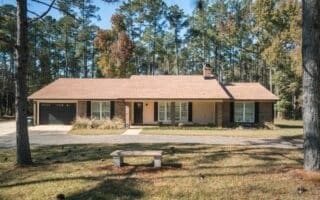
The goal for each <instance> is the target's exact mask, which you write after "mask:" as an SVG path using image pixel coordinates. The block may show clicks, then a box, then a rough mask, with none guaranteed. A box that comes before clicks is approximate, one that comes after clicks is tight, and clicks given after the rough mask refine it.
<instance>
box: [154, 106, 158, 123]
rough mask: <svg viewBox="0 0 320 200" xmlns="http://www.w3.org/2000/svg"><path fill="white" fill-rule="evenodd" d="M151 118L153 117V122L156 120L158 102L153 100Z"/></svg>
mask: <svg viewBox="0 0 320 200" xmlns="http://www.w3.org/2000/svg"><path fill="white" fill-rule="evenodd" d="M153 119H154V121H155V122H157V121H158V102H154V107H153Z"/></svg>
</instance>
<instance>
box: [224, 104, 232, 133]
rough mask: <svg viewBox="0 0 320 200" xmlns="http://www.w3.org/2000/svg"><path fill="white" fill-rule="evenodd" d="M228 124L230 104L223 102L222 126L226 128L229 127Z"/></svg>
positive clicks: (229, 123) (229, 124)
mask: <svg viewBox="0 0 320 200" xmlns="http://www.w3.org/2000/svg"><path fill="white" fill-rule="evenodd" d="M231 125H232V124H231V122H230V102H223V118H222V126H223V127H227V126H231Z"/></svg>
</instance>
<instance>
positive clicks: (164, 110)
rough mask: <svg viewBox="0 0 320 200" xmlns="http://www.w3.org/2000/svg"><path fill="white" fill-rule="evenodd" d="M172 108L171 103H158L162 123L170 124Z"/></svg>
mask: <svg viewBox="0 0 320 200" xmlns="http://www.w3.org/2000/svg"><path fill="white" fill-rule="evenodd" d="M170 109H171V106H170V102H159V103H158V120H159V121H160V122H168V121H170V120H171V114H170V113H171V110H170Z"/></svg>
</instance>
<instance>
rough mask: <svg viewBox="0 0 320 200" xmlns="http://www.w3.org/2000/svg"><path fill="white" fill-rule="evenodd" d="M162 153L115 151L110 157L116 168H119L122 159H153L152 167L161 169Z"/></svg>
mask: <svg viewBox="0 0 320 200" xmlns="http://www.w3.org/2000/svg"><path fill="white" fill-rule="evenodd" d="M162 153H163V152H162V151H122V150H116V151H114V152H112V153H111V154H110V155H111V156H112V158H113V163H114V165H115V166H117V167H121V166H122V164H123V158H124V157H153V158H154V167H161V158H162Z"/></svg>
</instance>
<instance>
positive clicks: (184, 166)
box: [0, 144, 302, 199]
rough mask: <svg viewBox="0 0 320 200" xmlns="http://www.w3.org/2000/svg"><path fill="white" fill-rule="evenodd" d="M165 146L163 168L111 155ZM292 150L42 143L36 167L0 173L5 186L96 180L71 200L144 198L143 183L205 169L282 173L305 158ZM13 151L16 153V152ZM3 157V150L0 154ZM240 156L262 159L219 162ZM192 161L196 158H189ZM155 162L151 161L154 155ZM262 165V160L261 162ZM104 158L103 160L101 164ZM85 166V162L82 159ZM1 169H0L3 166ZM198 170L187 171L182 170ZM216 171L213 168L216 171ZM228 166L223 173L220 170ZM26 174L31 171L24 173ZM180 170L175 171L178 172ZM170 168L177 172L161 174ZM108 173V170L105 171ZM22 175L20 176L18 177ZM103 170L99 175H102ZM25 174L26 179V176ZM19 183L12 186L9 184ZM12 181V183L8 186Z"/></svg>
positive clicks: (213, 173)
mask: <svg viewBox="0 0 320 200" xmlns="http://www.w3.org/2000/svg"><path fill="white" fill-rule="evenodd" d="M118 149H121V150H150V149H154V150H163V151H164V154H165V156H164V158H163V167H162V168H158V169H157V168H153V167H152V164H143V165H140V164H139V165H132V164H126V165H125V166H124V167H122V168H116V167H114V166H113V165H112V163H111V162H112V161H111V157H110V153H111V152H112V151H114V150H118ZM291 151H297V150H292V149H279V148H258V147H232V148H230V147H226V146H220V145H204V144H114V145H104V144H98V145H96V144H95V145H64V146H40V147H36V148H34V149H32V153H33V158H34V161H35V163H36V164H35V166H34V167H30V168H27V169H17V170H20V171H19V173H17V172H16V169H12V170H10V171H6V172H5V171H2V172H1V176H0V189H1V188H9V187H16V186H25V185H30V184H39V183H49V182H59V181H68V180H83V181H93V182H97V184H93V185H95V186H94V187H93V188H91V189H90V188H88V189H86V190H84V191H79V192H78V193H74V194H71V195H70V196H68V199H139V198H142V197H143V195H144V194H143V191H142V190H141V189H140V187H139V184H141V183H145V182H147V183H148V181H150V184H152V182H153V179H176V178H185V177H194V178H199V173H200V172H201V170H207V169H208V170H210V171H203V172H202V173H203V175H204V176H206V177H219V176H220V177H221V176H247V175H255V174H265V173H269V174H274V173H283V172H285V170H287V169H290V168H296V167H297V166H299V165H300V164H301V163H302V159H301V158H299V157H296V156H292V155H290V153H291ZM12 154H13V153H12ZM0 155H1V152H0ZM237 156H241V157H243V159H253V160H256V161H259V163H254V164H252V165H248V164H243V165H241V164H242V163H239V165H237V166H234V165H233V166H232V165H230V166H228V165H224V166H223V167H222V166H219V165H218V164H219V162H223V161H224V160H225V159H229V158H231V157H237ZM190 159H191V162H190ZM151 160H152V159H151ZM281 160H287V161H288V160H289V161H291V163H292V164H285V166H284V167H282V164H281ZM82 161H93V162H96V163H93V164H92V165H93V166H94V167H93V168H92V169H87V170H89V171H90V172H92V173H94V171H95V170H96V171H100V172H102V173H97V174H98V175H97V174H96V175H95V176H93V175H91V176H84V175H79V176H74V177H69V176H66V177H60V178H46V177H41V178H38V179H36V180H26V181H25V180H24V179H25V178H27V177H28V176H33V175H34V174H35V173H36V172H39V173H41V171H48V170H54V168H55V167H57V165H60V163H61V164H68V163H75V164H78V163H77V162H82ZM260 161H261V162H262V163H261V162H260ZM97 162H101V163H102V165H101V164H98V165H97V166H95V165H96V164H97ZM79 165H81V163H79ZM245 167H247V168H248V169H250V170H246V171H243V170H242V171H230V170H232V169H236V168H245ZM0 169H1V168H0ZM190 169H192V170H194V172H195V173H192V174H190V173H183V174H179V172H180V171H184V172H190V171H189V170H190ZM211 169H212V170H211ZM219 169H226V171H223V172H221V173H220V172H219V171H215V170H219ZM24 170H25V172H31V173H21V172H23V171H24ZM174 170H176V172H175V171H174ZM164 171H171V172H172V173H165V174H166V175H163V174H162V172H164ZM105 172H108V173H105ZM17 174H18V175H17ZM99 174H100V175H99ZM21 175H22V176H25V177H21ZM11 181H13V182H14V183H12V184H10V183H9V182H11ZM6 182H7V183H9V184H6Z"/></svg>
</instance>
